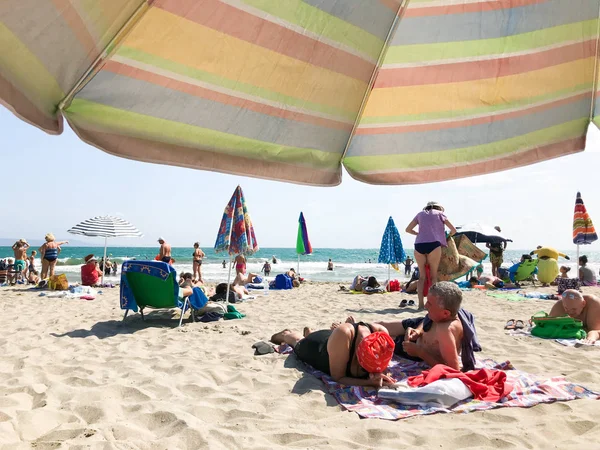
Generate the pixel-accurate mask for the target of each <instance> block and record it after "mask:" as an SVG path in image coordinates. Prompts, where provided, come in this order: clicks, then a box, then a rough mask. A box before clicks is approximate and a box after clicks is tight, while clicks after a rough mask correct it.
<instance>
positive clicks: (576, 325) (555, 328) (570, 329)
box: [531, 311, 587, 339]
mask: <svg viewBox="0 0 600 450" xmlns="http://www.w3.org/2000/svg"><path fill="white" fill-rule="evenodd" d="M531 321H532V322H533V324H534V325H535V326H534V327H533V328H532V329H531V334H532V335H533V336H537V337H539V338H544V339H585V337H586V335H587V333H586V332H585V330H584V329H583V323H582V322H581V320H577V319H573V318H572V317H569V316H563V317H548V314H546V313H545V312H543V311H540V312H539V313H536V314H534V315H533V316H532V317H531Z"/></svg>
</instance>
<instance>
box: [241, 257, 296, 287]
mask: <svg viewBox="0 0 600 450" xmlns="http://www.w3.org/2000/svg"><path fill="white" fill-rule="evenodd" d="M234 262H235V278H234V280H233V283H232V285H234V286H247V285H249V284H256V283H261V282H262V280H263V279H262V277H261V276H260V274H258V273H252V272H248V273H246V257H245V256H244V255H241V254H240V255H237V256H236V257H235V260H234ZM263 269H264V266H263ZM268 273H270V267H269V271H268V272H266V271H265V275H267V274H268ZM283 275H285V276H286V277H289V279H290V280H291V284H292V286H293V287H300V282H301V281H303V280H302V278H300V277H299V276H298V274H297V273H296V270H294V268H291V269H290V270H288V271H286V272H284V273H283ZM259 280H260V281H259ZM271 283H273V282H271Z"/></svg>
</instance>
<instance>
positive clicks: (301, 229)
mask: <svg viewBox="0 0 600 450" xmlns="http://www.w3.org/2000/svg"><path fill="white" fill-rule="evenodd" d="M312 251H313V249H312V245H310V240H309V239H308V229H307V228H306V220H304V214H303V213H300V217H299V218H298V237H297V238H296V253H298V254H299V255H310V254H311V253H312Z"/></svg>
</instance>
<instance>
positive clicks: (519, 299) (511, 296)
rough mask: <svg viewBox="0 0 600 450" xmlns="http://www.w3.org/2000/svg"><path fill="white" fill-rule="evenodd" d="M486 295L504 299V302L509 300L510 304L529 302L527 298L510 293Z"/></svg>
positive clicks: (494, 292) (490, 293) (492, 292)
mask: <svg viewBox="0 0 600 450" xmlns="http://www.w3.org/2000/svg"><path fill="white" fill-rule="evenodd" d="M485 294H486V295H487V296H488V297H494V298H502V299H504V300H508V301H509V302H522V301H525V300H527V298H526V297H524V296H522V295H519V294H511V293H509V292H497V291H487V292H486V293H485Z"/></svg>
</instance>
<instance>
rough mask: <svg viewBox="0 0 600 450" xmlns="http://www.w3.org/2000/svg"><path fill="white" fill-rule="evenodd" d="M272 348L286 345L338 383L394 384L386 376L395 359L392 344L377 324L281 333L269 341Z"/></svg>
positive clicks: (348, 325)
mask: <svg viewBox="0 0 600 450" xmlns="http://www.w3.org/2000/svg"><path fill="white" fill-rule="evenodd" d="M271 342H273V343H274V344H284V343H285V344H288V345H290V346H291V347H292V348H293V349H294V353H296V356H297V357H298V358H299V359H300V360H301V361H304V362H305V363H307V364H310V365H311V366H313V367H314V368H315V369H317V370H320V371H321V372H325V373H326V374H327V375H331V377H332V378H333V379H334V380H335V381H337V382H338V383H341V384H345V385H349V386H375V387H382V386H387V385H390V384H394V383H395V382H396V380H394V379H393V378H391V377H389V376H387V375H385V374H384V373H383V372H384V371H385V370H386V369H387V366H388V364H389V362H390V361H391V359H392V356H393V355H394V345H395V344H394V340H393V339H392V338H391V337H390V335H389V333H388V332H387V330H386V329H385V327H384V326H382V325H379V324H367V323H363V322H359V323H344V324H341V325H340V326H339V327H337V328H335V329H334V330H319V331H315V332H311V330H310V329H309V328H305V329H304V336H302V335H301V334H300V333H298V332H294V331H290V330H283V331H282V332H280V333H277V334H274V335H273V336H272V337H271Z"/></svg>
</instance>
